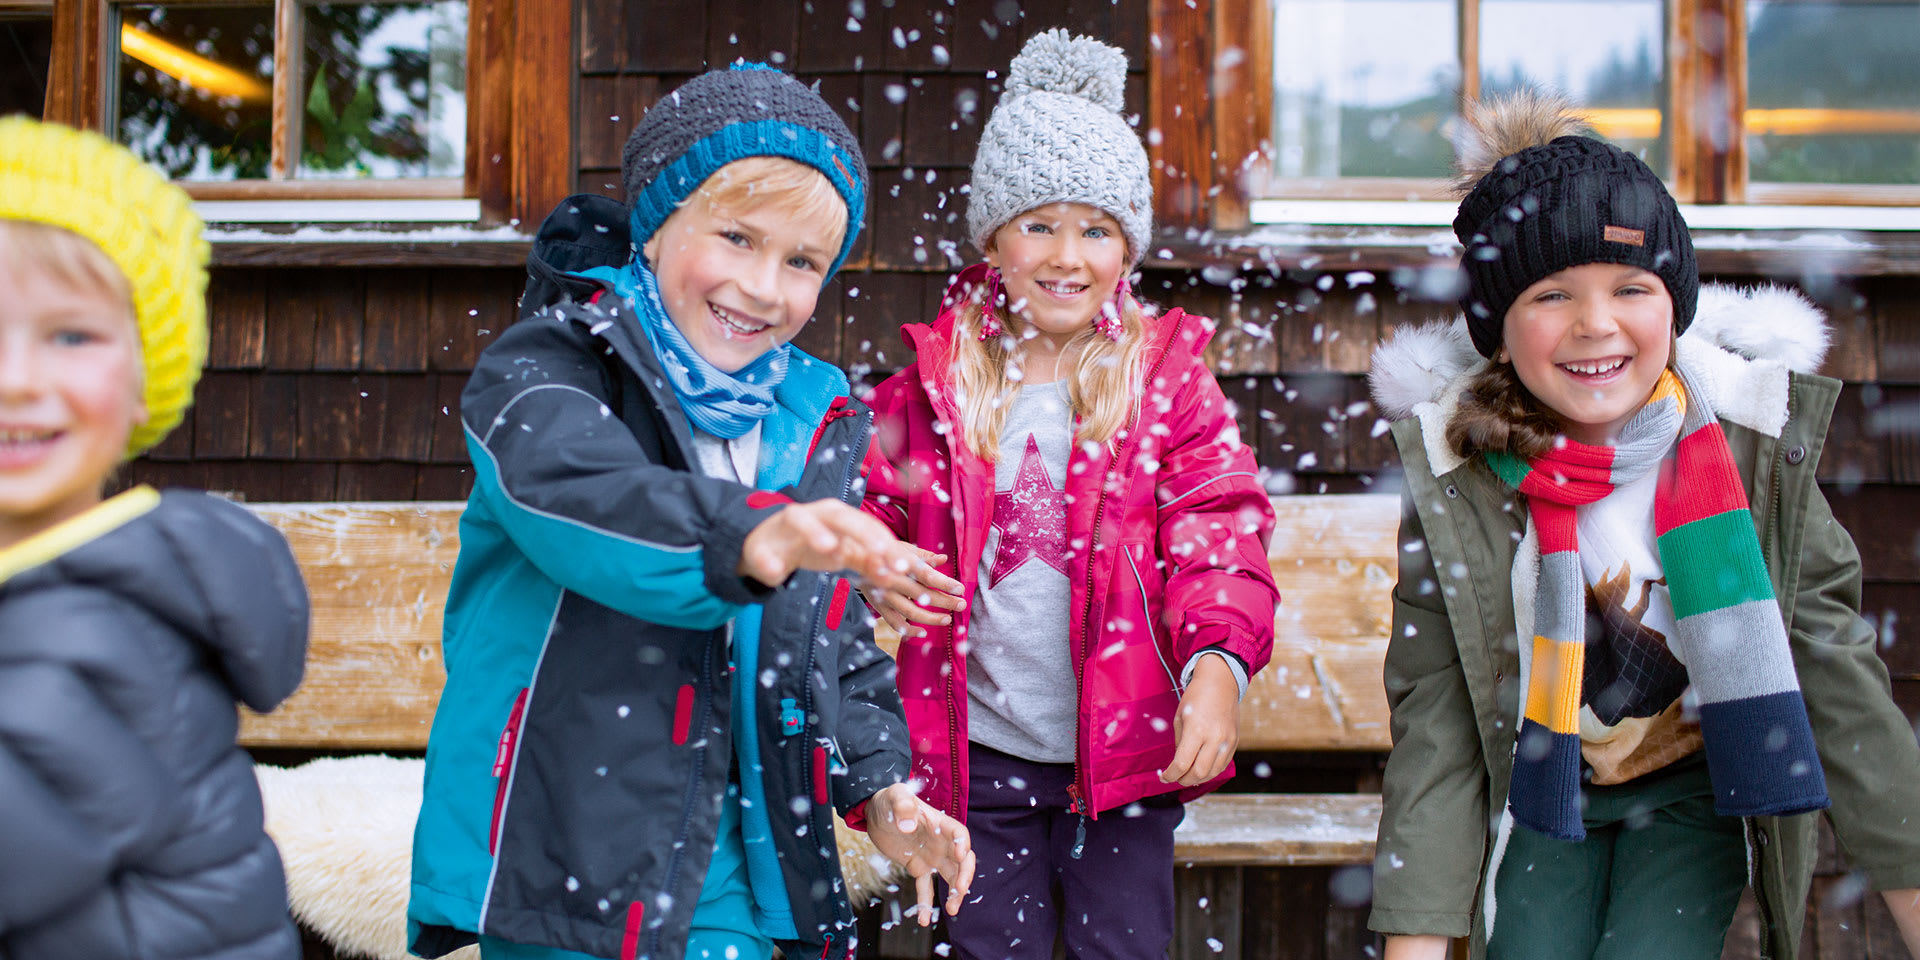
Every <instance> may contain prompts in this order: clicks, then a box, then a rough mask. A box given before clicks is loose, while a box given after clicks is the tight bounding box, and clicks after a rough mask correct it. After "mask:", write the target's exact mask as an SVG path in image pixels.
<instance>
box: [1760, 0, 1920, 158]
mask: <svg viewBox="0 0 1920 960" xmlns="http://www.w3.org/2000/svg"><path fill="white" fill-rule="evenodd" d="M1746 12H1747V112H1746V117H1745V120H1746V130H1747V170H1748V178H1749V179H1750V180H1751V181H1754V182H1787V183H1859V184H1876V183H1890V184H1912V183H1920V56H1916V55H1915V52H1916V51H1920V4H1916V3H1912V2H1870V3H1831V2H1821V0H1791V2H1781V0H1751V2H1749V3H1748V4H1747V8H1746Z"/></svg>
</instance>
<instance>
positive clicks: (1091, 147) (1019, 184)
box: [967, 30, 1153, 269]
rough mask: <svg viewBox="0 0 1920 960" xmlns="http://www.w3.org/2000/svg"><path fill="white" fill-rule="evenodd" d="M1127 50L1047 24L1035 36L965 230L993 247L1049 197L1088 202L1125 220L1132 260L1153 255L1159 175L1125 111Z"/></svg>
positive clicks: (990, 131)
mask: <svg viewBox="0 0 1920 960" xmlns="http://www.w3.org/2000/svg"><path fill="white" fill-rule="evenodd" d="M1126 86H1127V55H1126V54H1124V53H1121V52H1120V50H1119V49H1118V48H1116V47H1112V46H1108V45H1107V44H1104V43H1101V42H1100V41H1098V40H1095V39H1093V38H1091V37H1076V36H1073V35H1072V34H1069V33H1068V32H1067V31H1065V30H1048V31H1046V32H1045V33H1038V34H1035V35H1034V36H1033V38H1032V39H1030V40H1028V41H1027V45H1026V46H1025V47H1024V48H1022V49H1021V51H1020V55H1019V56H1017V57H1014V58H1013V65H1012V66H1011V67H1010V68H1008V70H1007V89H1006V92H1005V93H1004V94H1002V95H1001V97H1000V103H999V105H997V106H995V107H994V108H993V116H991V117H989V118H987V128H986V130H985V131H984V132H983V133H982V134H981V135H980V152H979V153H977V154H975V155H974V158H973V185H972V187H971V193H970V194H969V195H968V198H967V233H968V234H969V235H970V236H971V238H972V240H973V244H974V246H976V247H979V248H980V249H982V250H985V249H986V246H987V240H988V238H990V237H992V236H993V232H994V231H995V230H998V229H1000V228H1001V227H1002V226H1004V225H1005V224H1006V223H1007V221H1009V220H1012V219H1013V218H1014V217H1017V216H1019V215H1020V214H1022V213H1025V212H1027V211H1028V210H1032V209H1033V208H1035V207H1043V206H1046V205H1047V204H1050V203H1084V204H1086V205H1088V206H1091V207H1098V208H1100V209H1101V210H1105V211H1106V212H1107V213H1110V214H1112V215H1113V218H1114V219H1116V220H1118V221H1120V229H1121V230H1122V231H1123V232H1124V233H1125V234H1126V236H1127V253H1128V254H1129V256H1130V258H1131V259H1130V260H1129V262H1128V264H1127V267H1128V269H1132V268H1134V267H1137V266H1139V265H1140V261H1141V260H1143V259H1145V257H1146V255H1147V244H1148V242H1149V240H1150V239H1151V237H1152V231H1153V182H1152V181H1151V180H1150V179H1149V178H1148V176H1147V171H1148V167H1147V150H1146V148H1145V147H1143V146H1141V144H1140V137H1139V135H1138V134H1136V133H1134V132H1133V128H1132V127H1130V126H1128V125H1127V121H1126V118H1124V117H1123V116H1121V111H1122V109H1124V108H1125V106H1126V99H1125V97H1126Z"/></svg>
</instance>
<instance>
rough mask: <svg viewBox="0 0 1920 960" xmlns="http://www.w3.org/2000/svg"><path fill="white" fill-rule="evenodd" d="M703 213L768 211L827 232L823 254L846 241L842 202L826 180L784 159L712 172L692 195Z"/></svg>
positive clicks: (732, 165)
mask: <svg viewBox="0 0 1920 960" xmlns="http://www.w3.org/2000/svg"><path fill="white" fill-rule="evenodd" d="M693 195H694V196H696V197H699V198H701V199H702V200H704V201H705V202H706V204H707V205H708V207H709V208H711V209H714V210H720V211H730V212H732V213H746V212H747V211H749V210H759V209H763V208H765V209H771V210H774V211H777V212H778V213H780V214H783V215H784V216H786V217H788V218H789V219H792V220H797V221H800V222H802V223H819V224H827V225H829V226H830V229H829V231H828V235H829V237H830V238H831V242H829V243H827V244H825V246H826V248H827V252H828V253H829V254H832V255H836V256H837V255H838V254H839V252H840V245H841V243H842V242H843V241H845V240H846V238H847V201H846V200H845V199H844V198H842V197H841V196H840V191H838V190H836V189H834V187H833V183H832V181H830V180H828V179H827V177H826V175H825V174H823V173H821V172H820V171H818V170H815V169H814V168H812V167H809V166H807V165H806V164H804V163H800V162H799V161H797V160H788V159H787V158H785V157H747V158H745V159H741V160H735V161H733V162H732V163H729V164H727V165H726V166H723V167H721V168H720V169H718V170H715V171H714V172H713V174H712V175H711V176H709V177H707V179H706V180H705V182H703V183H701V184H700V186H699V187H698V188H696V189H695V190H694V193H693Z"/></svg>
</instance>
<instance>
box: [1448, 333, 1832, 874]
mask: <svg viewBox="0 0 1920 960" xmlns="http://www.w3.org/2000/svg"><path fill="white" fill-rule="evenodd" d="M1689 400H1692V401H1693V402H1689ZM1676 435H1678V437H1679V441H1678V443H1675V442H1674V437H1675V436H1676ZM1561 441H1562V442H1561V443H1560V444H1559V445H1557V446H1556V448H1555V449H1553V450H1550V451H1548V452H1547V453H1545V454H1542V455H1541V456H1539V457H1537V458H1535V459H1534V460H1533V461H1531V462H1526V461H1522V460H1520V459H1519V458H1518V457H1515V456H1513V455H1511V454H1506V453H1489V454H1487V455H1486V459H1487V463H1488V465H1489V466H1491V467H1492V468H1493V471H1494V473H1496V474H1498V475H1499V476H1500V478H1501V479H1502V480H1505V481H1506V482H1507V483H1508V484H1509V485H1511V486H1512V487H1514V488H1515V489H1517V490H1519V491H1520V492H1521V493H1523V494H1525V495H1526V498H1527V509H1528V513H1529V514H1530V516H1531V517H1532V520H1533V529H1534V531H1535V532H1536V534H1537V535H1538V537H1539V541H1540V571H1539V574H1540V576H1539V588H1538V590H1537V592H1536V595H1535V600H1536V602H1535V607H1534V633H1535V636H1534V638H1533V643H1532V645H1531V650H1530V651H1523V652H1530V654H1531V656H1530V657H1528V664H1527V666H1528V677H1527V681H1526V687H1527V690H1526V703H1525V709H1524V713H1523V718H1522V720H1521V724H1520V735H1519V740H1518V742H1517V744H1516V746H1515V750H1514V760H1513V782H1512V786H1511V787H1510V788H1509V791H1508V795H1507V799H1508V805H1509V807H1510V809H1511V810H1512V812H1513V818H1514V820H1515V821H1516V822H1518V823H1520V824H1522V825H1524V826H1527V827H1529V828H1532V829H1533V830H1535V831H1538V832H1540V833H1543V834H1546V835H1547V836H1550V837H1554V838H1557V839H1561V840H1579V839H1582V838H1584V837H1585V836H1586V828H1585V825H1584V824H1583V823H1582V822H1581V815H1580V736H1579V730H1580V719H1579V717H1580V707H1581V687H1582V670H1583V668H1584V666H1585V660H1586V646H1585V630H1586V591H1585V579H1584V577H1583V576H1582V574H1581V570H1580V537H1579V528H1578V526H1577V523H1576V519H1575V513H1574V508H1576V507H1578V506H1580V505H1581V504H1587V503H1593V502H1594V501H1597V500H1599V499H1601V498H1603V497H1605V496H1607V495H1608V494H1609V493H1612V492H1613V490H1614V488H1615V487H1616V486H1618V485H1622V484H1626V483H1631V482H1632V481H1634V480H1636V479H1638V478H1640V477H1644V476H1645V475H1646V472H1647V471H1648V470H1651V469H1654V468H1655V467H1656V466H1657V467H1658V468H1659V470H1660V475H1659V481H1658V484H1659V485H1658V488H1657V489H1658V492H1657V493H1656V494H1655V497H1654V508H1653V526H1654V536H1655V543H1656V545H1657V547H1658V549H1659V552H1660V563H1661V565H1662V566H1663V567H1664V568H1665V571H1666V576H1667V583H1668V588H1669V591H1670V593H1671V596H1672V599H1673V615H1674V620H1675V621H1676V622H1677V628H1676V636H1674V637H1673V638H1672V649H1673V654H1674V656H1675V657H1677V658H1678V659H1679V660H1680V661H1681V662H1682V663H1684V664H1686V665H1687V679H1688V681H1689V682H1690V683H1691V684H1692V687H1693V691H1694V693H1695V694H1696V695H1697V696H1698V698H1699V702H1700V732H1701V737H1702V738H1703V739H1704V740H1705V741H1706V753H1707V770H1708V773H1709V775H1710V776H1711V777H1712V779H1713V792H1714V809H1715V810H1716V811H1717V812H1719V813H1720V814H1721V815H1723V816H1765V815H1779V814H1789V813H1801V812H1805V811H1808V810H1818V809H1822V808H1824V807H1826V806H1827V788H1826V777H1825V775H1824V774H1823V773H1822V771H1821V769H1820V758H1819V756H1818V755H1817V754H1815V752H1814V745H1813V730H1812V728H1811V727H1810V726H1809V725H1808V723H1807V709H1806V703H1805V701H1803V700H1802V699H1801V696H1800V683H1799V679H1798V677H1797V676H1796V675H1795V673H1794V668H1793V659H1792V656H1791V654H1790V652H1789V650H1788V647H1787V633H1786V629H1785V627H1784V626H1783V625H1782V622H1781V619H1780V608H1779V606H1778V605H1777V604H1776V603H1775V601H1774V595H1773V586H1772V581H1771V579H1770V578H1769V576H1768V574H1767V567H1766V563H1765V561H1764V559H1763V558H1762V555H1761V553H1760V539H1759V537H1758V536H1757V535H1756V534H1755V533H1754V529H1753V518H1752V514H1751V513H1750V512H1749V509H1748V505H1747V495H1746V489H1745V487H1744V485H1743V484H1742V482H1741V480H1740V473H1739V470H1738V468H1737V467H1736V466H1735V465H1734V462H1733V455H1732V453H1731V452H1730V451H1729V450H1728V449H1727V440H1726V435H1725V434H1723V433H1722V432H1721V430H1720V421H1719V420H1718V419H1717V418H1715V417H1714V415H1713V411H1712V410H1711V409H1708V407H1707V405H1706V403H1704V402H1703V401H1701V400H1700V399H1699V394H1698V393H1697V392H1690V391H1688V390H1687V388H1686V386H1685V384H1684V382H1683V381H1682V379H1681V378H1680V377H1679V376H1676V375H1675V374H1674V373H1673V372H1672V371H1671V370H1669V371H1667V372H1666V373H1664V374H1662V375H1661V377H1660V382H1659V383H1658V384H1657V385H1656V386H1655V387H1654V391H1653V395H1652V396H1651V397H1650V398H1648V400H1647V405H1646V406H1645V407H1644V408H1642V409H1641V410H1640V412H1639V413H1637V414H1635V415H1634V417H1633V419H1631V420H1629V421H1628V422H1627V424H1626V426H1625V428H1624V429H1623V430H1622V431H1621V436H1620V438H1619V443H1618V445H1616V446H1589V445H1587V444H1584V443H1576V442H1573V441H1571V440H1567V439H1566V438H1564V437H1562V438H1561ZM1668 450H1671V451H1672V453H1671V455H1669V454H1668V453H1667V451H1668Z"/></svg>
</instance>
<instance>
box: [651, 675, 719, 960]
mask: <svg viewBox="0 0 1920 960" xmlns="http://www.w3.org/2000/svg"><path fill="white" fill-rule="evenodd" d="M715 658H716V652H715V651H712V650H710V651H709V652H708V654H707V668H706V669H707V683H708V689H710V690H711V689H716V688H717V687H718V686H719V683H718V681H717V680H716V679H715V677H714V672H713V668H714V661H715ZM694 702H695V703H697V704H699V711H698V712H699V716H698V717H697V718H696V719H695V723H696V724H697V726H698V729H699V730H701V731H702V733H701V736H700V737H699V738H698V739H696V740H695V741H694V742H695V743H697V744H699V746H696V747H694V748H693V776H690V777H688V778H687V794H686V800H684V801H683V802H682V804H681V807H680V833H679V838H678V839H677V840H676V841H675V842H674V844H673V858H672V859H671V860H669V861H668V862H667V875H666V877H665V878H664V879H663V880H661V883H660V889H661V890H662V891H665V892H669V893H670V892H671V891H672V890H673V887H674V880H675V879H676V878H677V877H678V876H679V875H680V864H681V863H682V862H683V861H682V857H683V856H684V855H685V853H686V850H687V840H688V835H689V834H690V833H692V832H693V811H694V807H695V806H696V805H697V804H698V803H699V797H700V784H701V782H702V781H704V780H705V779H706V774H707V737H706V734H705V731H706V729H707V727H708V726H709V724H710V723H711V721H712V717H713V697H712V696H711V695H709V696H706V697H700V696H697V695H696V696H695V697H694ZM665 929H666V928H665V925H664V924H662V925H660V926H656V927H654V928H653V933H652V935H651V936H649V937H648V938H647V939H648V941H649V943H648V946H647V952H648V953H649V954H652V955H654V956H659V955H660V952H661V940H660V938H661V936H662V934H663V932H664V930H665Z"/></svg>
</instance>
